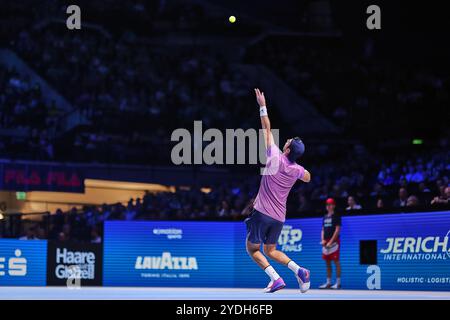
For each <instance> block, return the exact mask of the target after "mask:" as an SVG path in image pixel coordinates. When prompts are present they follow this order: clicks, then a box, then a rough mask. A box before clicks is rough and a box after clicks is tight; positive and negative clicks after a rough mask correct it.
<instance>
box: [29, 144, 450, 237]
mask: <svg viewBox="0 0 450 320" xmlns="http://www.w3.org/2000/svg"><path fill="white" fill-rule="evenodd" d="M449 159H450V152H448V151H443V152H436V153H433V156H426V155H424V156H423V157H419V158H417V159H416V160H410V159H407V158H406V157H404V158H403V160H402V161H393V162H386V163H384V164H381V165H380V166H378V167H377V166H376V165H375V167H372V166H369V167H366V170H367V171H364V172H358V171H354V170H353V169H352V168H349V169H348V170H343V172H341V173H340V174H337V172H336V171H335V170H336V166H334V165H333V166H331V165H330V166H326V165H325V166H321V167H320V168H317V169H318V170H317V171H314V169H312V170H311V172H312V174H313V179H312V182H311V183H310V184H302V183H299V185H298V186H297V187H295V188H294V191H293V192H292V194H291V195H290V197H289V200H288V215H289V216H290V217H300V216H320V215H322V214H323V212H324V202H325V199H327V198H328V197H333V198H335V199H336V201H337V203H338V210H339V213H340V214H344V213H347V214H357V213H358V212H363V213H368V214H370V213H377V212H386V210H388V211H392V212H395V211H404V210H407V211H414V210H423V209H424V208H426V209H432V208H437V209H439V208H448V205H449V201H450V181H449V174H450V161H449ZM259 178H260V177H259V176H254V177H253V178H249V179H245V180H243V181H240V182H236V183H233V184H218V185H216V186H212V187H211V189H210V191H209V192H204V191H202V190H201V189H198V188H194V187H192V188H179V189H177V190H176V192H161V193H150V192H147V193H146V194H145V196H144V197H143V199H140V198H137V199H130V201H129V202H128V203H127V204H126V205H124V204H122V203H115V204H103V205H102V206H85V207H83V208H81V209H77V208H73V209H72V210H70V211H69V212H63V211H61V210H57V211H56V213H54V214H51V215H49V216H48V217H47V218H46V219H44V220H43V221H42V222H41V223H39V224H32V226H31V227H29V228H27V229H26V234H24V235H23V237H22V238H23V239H34V238H40V237H44V238H47V237H48V238H50V239H58V240H60V241H67V240H71V241H93V242H99V241H101V235H102V226H103V222H104V221H105V220H210V219H211V220H236V221H237V220H242V219H243V217H244V216H245V215H247V214H248V213H249V212H250V210H251V207H252V203H253V200H254V197H255V195H256V193H257V190H258V187H259ZM47 227H48V228H47Z"/></svg>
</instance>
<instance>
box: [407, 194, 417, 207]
mask: <svg viewBox="0 0 450 320" xmlns="http://www.w3.org/2000/svg"><path fill="white" fill-rule="evenodd" d="M418 205H419V199H418V198H417V197H416V196H415V195H410V196H409V197H408V200H407V201H406V206H407V207H417V206H418Z"/></svg>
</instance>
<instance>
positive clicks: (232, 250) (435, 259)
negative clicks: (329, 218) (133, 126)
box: [0, 212, 450, 291]
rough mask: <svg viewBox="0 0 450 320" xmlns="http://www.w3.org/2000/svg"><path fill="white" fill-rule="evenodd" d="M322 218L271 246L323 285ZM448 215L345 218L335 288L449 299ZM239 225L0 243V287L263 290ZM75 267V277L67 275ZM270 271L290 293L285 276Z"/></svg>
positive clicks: (144, 228) (135, 227) (135, 228)
mask: <svg viewBox="0 0 450 320" xmlns="http://www.w3.org/2000/svg"><path fill="white" fill-rule="evenodd" d="M321 228H322V219H321V218H308V219H288V220H287V221H286V224H285V226H284V229H283V231H282V233H281V235H280V238H279V239H278V247H279V249H280V250H283V251H284V252H285V253H287V254H288V255H289V256H290V257H291V258H292V259H293V260H295V261H297V262H298V263H299V264H301V265H303V266H305V267H307V268H309V269H310V270H311V285H312V288H316V287H317V286H318V285H320V284H321V283H322V282H323V281H324V280H325V278H326V270H325V263H324V261H323V260H322V247H321V244H320V232H321ZM449 230H450V212H427V213H411V214H385V215H367V216H345V217H343V218H342V233H341V265H342V287H343V288H344V289H371V290H377V289H384V290H432V291H450V243H449V237H450V234H449ZM245 233H246V231H245V224H244V223H242V222H175V221H152V222H149V221H130V222H126V221H108V222H105V228H104V243H103V245H100V244H87V245H86V244H83V245H77V244H67V243H57V242H47V241H43V240H42V241H39V240H38V241H20V240H0V285H5V286H6V285H17V286H19V285H28V286H42V285H66V282H67V279H68V278H70V277H78V278H80V283H81V285H82V286H83V285H103V286H133V287H139V286H158V287H242V288H252V287H254V288H262V287H264V286H265V285H266V284H267V283H266V282H267V278H266V276H265V274H264V272H263V271H262V270H260V269H259V268H258V267H257V266H256V265H255V264H254V263H253V262H252V261H251V259H250V258H249V257H248V255H247V253H246V251H245ZM74 266H75V268H74ZM274 266H275V267H276V268H277V271H279V273H280V275H281V276H282V277H283V279H284V280H285V282H286V284H287V286H288V287H289V288H295V287H297V282H296V280H295V278H294V277H293V275H292V273H291V272H290V271H289V270H288V269H287V268H286V267H284V266H281V265H277V264H276V263H274Z"/></svg>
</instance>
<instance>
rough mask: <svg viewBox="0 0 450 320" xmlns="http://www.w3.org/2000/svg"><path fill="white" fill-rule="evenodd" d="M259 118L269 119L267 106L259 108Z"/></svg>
mask: <svg viewBox="0 0 450 320" xmlns="http://www.w3.org/2000/svg"><path fill="white" fill-rule="evenodd" d="M259 116H260V117H264V116H266V117H267V107H266V106H262V107H260V108H259Z"/></svg>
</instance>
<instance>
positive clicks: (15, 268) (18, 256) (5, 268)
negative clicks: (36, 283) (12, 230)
mask: <svg viewBox="0 0 450 320" xmlns="http://www.w3.org/2000/svg"><path fill="white" fill-rule="evenodd" d="M5 263H6V264H5ZM5 275H9V276H12V277H24V276H26V275H27V259H25V258H24V257H22V251H21V250H20V249H16V250H15V251H14V256H13V257H8V258H7V257H0V277H1V276H5Z"/></svg>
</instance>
